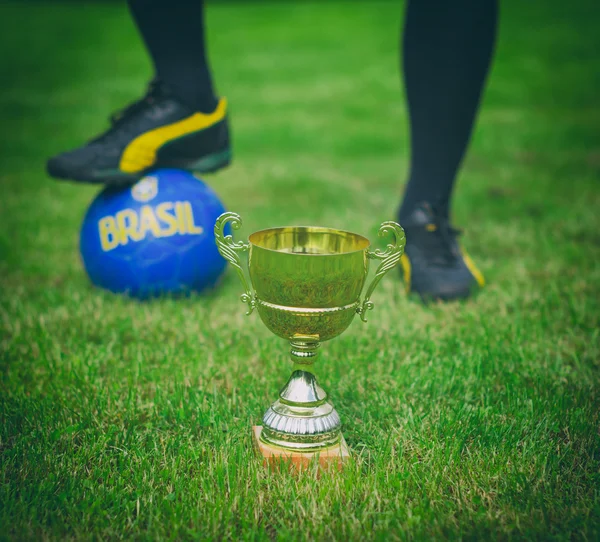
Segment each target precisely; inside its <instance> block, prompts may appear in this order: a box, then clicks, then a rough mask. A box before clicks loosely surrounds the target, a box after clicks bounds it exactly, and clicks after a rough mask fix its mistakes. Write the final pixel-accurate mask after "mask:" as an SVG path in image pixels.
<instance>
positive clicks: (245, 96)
mask: <svg viewBox="0 0 600 542" xmlns="http://www.w3.org/2000/svg"><path fill="white" fill-rule="evenodd" d="M597 13H598V8H597V7H595V4H594V3H593V2H591V1H590V2H587V3H585V2H581V1H574V2H570V3H569V5H568V8H567V7H564V6H563V3H562V2H559V1H558V0H557V1H553V2H547V1H542V0H535V1H534V2H527V3H525V2H510V3H507V4H506V5H505V6H504V7H503V17H502V21H501V23H502V24H501V34H500V43H499V50H498V55H497V62H496V64H495V66H494V71H493V74H492V77H491V80H490V86H489V91H488V93H487V94H486V99H485V103H484V108H483V111H482V115H481V119H480V120H481V122H480V124H479V129H478V131H477V134H476V137H475V139H474V141H473V147H472V151H471V153H470V154H469V157H468V159H467V161H466V163H465V167H464V170H463V173H462V175H461V179H460V182H459V186H458V192H457V197H456V201H455V206H454V210H455V212H454V216H455V222H456V223H457V225H458V226H462V227H465V228H466V230H467V233H466V235H465V237H464V242H465V245H466V246H467V248H468V249H469V250H470V252H471V254H472V256H473V258H474V259H475V260H476V261H477V262H478V263H479V264H480V266H481V268H482V270H483V271H484V273H485V275H486V277H487V279H488V282H489V285H488V287H487V288H486V289H485V290H484V291H482V292H481V294H480V295H479V296H477V297H476V298H475V299H472V300H469V301H468V302H464V303H453V304H448V305H433V306H429V307H424V306H422V305H420V304H419V303H418V302H415V301H414V300H412V299H408V298H407V297H406V296H405V294H404V291H403V287H402V284H401V282H400V280H399V277H398V274H396V273H392V274H391V276H388V277H386V278H385V279H384V281H383V282H382V284H381V288H380V289H379V291H377V292H376V293H375V295H374V301H375V302H376V303H377V306H376V310H375V311H373V313H372V315H371V317H370V321H369V323H368V324H367V325H362V324H361V323H360V322H359V321H358V320H357V321H356V322H355V323H353V325H352V326H351V328H350V329H349V330H348V331H347V332H346V333H345V334H344V335H342V336H341V337H340V338H338V339H336V340H334V341H332V342H331V343H328V344H326V345H325V346H324V347H323V348H322V354H321V358H320V361H319V364H320V365H319V367H318V372H319V378H320V380H321V383H322V384H323V386H324V387H325V388H326V389H327V390H328V391H329V392H330V393H331V398H332V400H333V402H334V404H335V405H336V407H337V409H338V411H339V412H340V415H341V416H342V418H343V423H344V434H345V436H346V439H347V441H348V444H349V445H350V447H351V449H352V454H353V457H354V462H353V463H352V465H351V466H349V467H348V468H347V469H346V470H345V471H344V472H343V473H342V474H339V475H335V476H330V475H324V476H323V477H321V478H320V479H317V478H316V476H315V475H314V473H306V474H305V475H303V476H300V477H293V476H290V475H289V474H287V473H269V472H266V471H265V470H264V469H263V468H262V467H261V465H260V463H259V461H258V460H257V458H256V457H255V455H254V454H253V451H252V447H251V439H250V426H251V425H252V424H256V423H258V422H259V421H260V418H261V416H262V414H263V411H264V410H265V409H266V407H267V406H268V405H269V403H270V402H271V401H272V400H274V399H275V396H276V393H277V390H278V389H279V387H280V386H281V385H282V384H283V382H284V381H285V379H286V378H287V376H288V375H289V371H290V364H289V363H288V361H287V355H286V352H287V347H286V345H285V344H284V342H283V341H281V340H278V339H276V338H275V337H274V336H273V335H271V334H270V333H269V332H268V331H267V330H266V328H265V327H264V326H263V325H262V324H261V323H260V321H259V319H258V317H257V315H253V316H252V317H250V318H246V317H245V316H244V315H243V307H242V305H241V304H240V303H239V301H238V294H239V293H240V286H239V284H238V282H237V278H236V277H235V276H234V274H233V273H232V272H229V273H228V275H227V277H226V280H225V281H224V284H223V286H222V288H220V289H219V290H218V291H216V292H214V293H211V294H209V295H205V296H198V297H194V298H191V299H185V300H180V301H173V300H160V301H156V302H152V303H147V304H140V303H137V302H134V301H130V300H127V299H123V298H120V297H116V296H112V295H109V294H105V293H102V292H100V291H97V290H95V289H93V288H92V287H91V286H90V285H89V283H88V281H87V279H86V276H85V274H84V272H83V270H82V267H81V264H80V261H79V257H78V251H77V243H78V230H79V226H80V223H81V219H82V217H83V214H84V212H85V209H86V207H87V205H88V204H89V202H90V201H91V199H92V198H93V197H94V195H95V193H96V190H97V189H95V188H93V187H78V186H74V185H69V184H56V183H54V182H52V181H50V180H49V179H48V178H46V176H45V174H44V161H45V159H46V157H47V156H49V155H51V154H53V153H55V152H58V151H59V150H62V149H64V148H68V147H71V146H75V145H78V144H79V143H81V142H82V141H85V140H87V139H89V138H90V137H91V136H92V135H94V134H95V133H97V132H98V131H99V130H101V129H103V128H104V126H105V119H106V116H107V115H108V114H109V113H110V112H111V111H112V110H114V109H118V108H119V107H122V106H123V105H124V104H125V103H126V102H128V101H130V100H132V99H134V98H135V97H137V96H138V95H139V94H140V92H141V91H142V89H143V87H144V85H145V82H146V80H147V79H148V77H149V62H148V60H147V58H146V56H145V53H144V51H143V49H142V48H141V45H140V43H139V42H138V39H137V35H136V33H135V31H134V29H133V27H132V23H131V22H130V20H129V19H128V17H127V12H126V7H125V5H124V3H114V4H107V5H95V4H88V3H86V4H85V5H84V3H75V2H71V3H66V4H50V3H40V4H31V3H27V4H24V5H19V3H17V2H15V3H12V4H7V3H2V6H0V48H1V50H2V60H0V62H1V64H2V69H1V71H2V73H3V74H5V77H4V78H3V83H2V85H1V87H0V119H1V120H0V122H1V123H2V128H3V134H4V136H3V138H2V141H1V142H0V160H1V170H0V182H1V190H2V195H1V197H0V213H1V214H0V216H1V220H0V255H1V256H0V277H1V278H0V290H1V293H0V341H1V342H0V368H1V370H0V422H1V423H0V526H2V527H1V529H0V539H7V540H12V539H14V540H22V539H30V540H68V539H96V540H104V539H116V538H135V539H149V540H154V539H172V540H176V539H177V540H179V539H244V540H262V539H276V538H280V539H281V540H305V539H315V540H327V539H338V540H361V539H378V540H388V539H402V540H404V539H439V538H443V537H448V538H453V539H456V538H462V539H464V540H470V539H490V538H493V539H540V540H541V539H544V540H548V539H557V540H559V539H581V540H598V538H599V537H600V474H599V473H600V436H599V422H600V416H599V412H600V377H599V359H600V342H599V331H598V329H599V328H598V324H599V319H600V263H599V262H600V233H599V232H600V216H599V215H598V209H599V205H600V185H599V180H600V179H599V177H600V175H599V172H600V136H599V135H598V127H599V126H600V109H599V108H598V89H599V88H600V61H599V60H598V50H599V48H600V34H598V32H597V20H598V17H597ZM207 17H208V22H209V25H210V29H209V37H210V52H211V57H212V63H213V67H214V71H215V75H216V79H217V82H218V87H219V90H220V92H221V93H222V94H224V95H226V96H227V97H228V98H229V100H230V102H231V103H232V107H233V117H232V120H233V128H234V136H235V140H234V143H235V153H236V158H235V164H234V165H233V167H231V168H230V169H228V170H227V171H225V172H223V173H219V174H218V175H216V176H211V177H209V178H208V179H207V180H208V182H209V184H211V185H212V186H213V187H214V188H215V189H216V190H217V191H218V192H219V193H220V195H221V196H222V198H223V200H224V201H225V202H226V204H227V206H228V208H229V209H231V210H235V211H237V212H239V213H240V214H242V216H243V217H244V219H245V226H244V227H245V229H244V233H246V234H248V233H250V232H252V231H254V230H256V229H258V228H261V227H269V226H273V225H281V224H290V223H307V222H310V223H315V224H323V225H327V226H332V227H340V228H344V229H350V230H353V231H357V232H360V233H364V234H366V235H369V236H372V235H373V234H374V233H375V231H376V229H377V227H378V225H379V223H380V222H381V221H382V220H386V219H390V218H393V217H394V216H395V210H396V207H397V204H398V201H399V195H400V193H401V190H402V185H403V183H404V178H405V174H406V169H407V159H408V153H407V148H408V140H407V130H406V128H407V127H406V122H407V115H406V111H405V108H404V101H403V96H402V90H401V85H400V78H399V75H398V60H397V43H398V28H399V25H400V23H401V19H402V9H401V6H400V5H398V4H397V3H395V2H384V3H376V2H363V3H357V2H351V3H347V4H343V3H331V2H327V3H325V4H323V5H318V4H317V3H287V2H286V3H279V4H278V3H264V4H257V5H250V4H244V3H237V4H219V5H211V6H210V7H209V10H208V15H207Z"/></svg>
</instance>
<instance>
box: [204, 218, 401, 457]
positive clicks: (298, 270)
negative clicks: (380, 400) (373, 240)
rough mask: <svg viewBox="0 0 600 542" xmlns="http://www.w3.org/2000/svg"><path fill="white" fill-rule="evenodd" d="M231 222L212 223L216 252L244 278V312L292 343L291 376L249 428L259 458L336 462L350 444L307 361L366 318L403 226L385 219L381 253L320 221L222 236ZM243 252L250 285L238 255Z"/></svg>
mask: <svg viewBox="0 0 600 542" xmlns="http://www.w3.org/2000/svg"><path fill="white" fill-rule="evenodd" d="M228 223H229V224H231V227H232V228H233V229H234V230H237V229H239V228H240V226H241V225H242V221H241V218H240V216H239V215H237V214H236V213H231V212H228V213H224V214H222V215H221V216H220V217H219V218H218V219H217V222H216V224H215V239H216V242H217V247H218V248H219V252H220V253H221V255H222V256H223V257H224V258H225V259H226V260H227V261H229V262H230V263H231V265H233V267H234V268H235V269H236V271H237V274H238V275H239V277H240V280H241V281H242V285H243V288H244V293H243V294H242V296H241V300H242V301H243V302H244V303H245V304H246V305H247V307H248V310H247V312H246V314H250V313H251V312H252V311H253V310H254V309H256V310H257V311H258V314H259V315H260V317H261V319H262V321H263V322H264V324H265V325H266V326H267V327H268V328H269V329H270V330H271V331H272V332H273V333H275V335H277V336H278V337H281V338H283V339H286V340H288V341H289V342H290V345H291V358H292V362H293V364H294V368H293V372H292V376H291V377H290V379H289V380H288V382H287V384H286V385H285V386H284V387H283V389H282V390H281V392H280V393H279V398H278V399H277V400H276V401H275V402H274V403H273V404H272V405H271V407H270V408H269V409H268V410H267V412H266V413H265V415H264V416H263V420H262V421H263V425H262V427H260V426H259V427H255V428H254V435H255V439H256V443H257V445H258V447H259V449H260V451H261V452H262V454H263V456H264V458H265V462H274V461H277V460H279V459H288V460H289V459H291V460H292V462H293V463H294V464H296V465H306V464H308V463H309V462H310V461H311V460H312V458H313V457H315V456H317V457H318V459H319V461H320V463H321V464H322V465H325V464H328V463H331V462H335V463H336V464H337V465H340V464H341V461H343V460H344V458H346V457H348V456H349V454H348V449H347V446H346V443H345V441H344V438H343V436H342V432H341V423H340V417H339V415H338V413H337V412H336V411H335V409H334V408H333V405H332V404H331V402H330V401H328V400H327V394H326V393H325V391H323V388H321V386H319V384H318V383H317V380H316V377H315V374H314V372H313V368H312V365H313V363H314V361H315V356H316V355H317V349H318V348H319V346H320V344H321V343H322V342H323V341H328V340H329V339H333V338H334V337H337V336H338V335H340V334H341V333H342V332H343V331H344V330H345V329H346V328H347V327H348V326H349V325H350V322H352V319H353V318H354V315H355V314H359V315H360V317H361V319H362V320H363V321H365V322H366V320H367V312H368V311H369V310H371V309H372V308H373V302H372V301H371V294H372V293H373V290H374V289H375V287H376V286H377V284H378V283H379V281H380V280H381V278H382V277H383V275H384V274H385V273H387V272H388V271H389V270H390V269H392V268H393V267H394V266H395V265H396V264H397V263H398V262H399V261H400V256H402V253H403V251H404V245H405V242H406V238H405V235H404V230H403V229H402V228H401V227H400V225H399V224H396V223H395V222H384V223H383V224H382V225H381V227H380V229H379V235H380V236H383V235H389V234H391V235H392V236H393V242H391V243H390V244H388V245H387V249H386V250H385V251H381V250H370V242H369V240H368V239H366V238H365V237H363V236H361V235H358V234H355V233H350V232H347V231H342V230H336V229H330V228H320V227H303V226H297V227H282V228H271V229H268V230H262V231H257V232H255V233H253V234H251V235H250V237H249V238H248V241H249V242H242V241H237V242H236V241H234V240H233V238H232V236H231V235H225V232H224V229H225V226H226V225H227V224H228ZM243 252H248V270H249V274H250V281H251V284H252V286H253V288H254V291H252V290H251V288H250V284H249V282H248V280H247V279H246V276H245V273H244V269H243V266H242V260H241V259H240V255H239V253H243ZM370 260H381V263H380V264H379V267H378V268H377V271H376V273H375V276H374V277H373V279H372V280H371V282H370V284H369V286H368V287H367V289H366V291H365V294H364V297H363V299H362V301H361V299H360V296H361V292H362V290H363V286H364V284H365V281H366V279H367V275H368V272H369V261H370Z"/></svg>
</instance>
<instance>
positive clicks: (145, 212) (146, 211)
mask: <svg viewBox="0 0 600 542" xmlns="http://www.w3.org/2000/svg"><path fill="white" fill-rule="evenodd" d="M148 231H151V232H152V235H154V237H161V233H162V232H161V230H160V225H159V224H158V221H157V220H156V216H155V215H154V211H153V209H152V207H150V205H143V206H142V208H141V209H140V231H139V234H140V235H141V236H142V238H143V237H145V236H146V233H148Z"/></svg>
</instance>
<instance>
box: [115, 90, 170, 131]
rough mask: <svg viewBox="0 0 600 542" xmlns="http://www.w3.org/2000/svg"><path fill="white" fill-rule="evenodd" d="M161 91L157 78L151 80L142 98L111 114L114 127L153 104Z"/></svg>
mask: <svg viewBox="0 0 600 542" xmlns="http://www.w3.org/2000/svg"><path fill="white" fill-rule="evenodd" d="M161 91H162V88H161V85H160V83H159V82H158V81H157V80H156V79H153V80H152V81H150V84H149V85H148V89H147V90H146V94H145V95H144V96H143V97H142V98H140V99H139V100H136V101H135V102H132V103H130V104H129V105H127V106H125V107H124V108H123V109H120V110H119V111H117V112H116V113H113V114H112V115H111V116H110V123H111V125H112V126H113V128H114V127H116V126H117V125H118V124H120V123H122V122H123V121H125V120H127V119H129V118H130V117H131V116H133V115H135V114H136V113H137V112H138V111H141V110H142V109H144V108H146V107H148V106H149V105H152V104H153V103H154V102H155V101H156V97H157V95H158V94H159V93H161Z"/></svg>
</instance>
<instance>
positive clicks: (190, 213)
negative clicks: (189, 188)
mask: <svg viewBox="0 0 600 542" xmlns="http://www.w3.org/2000/svg"><path fill="white" fill-rule="evenodd" d="M183 213H184V215H185V221H186V223H187V230H188V233H191V234H192V235H200V234H201V233H202V232H203V231H204V230H203V228H202V227H201V226H196V224H194V210H193V209H192V204H191V203H190V202H189V201H184V202H183Z"/></svg>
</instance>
